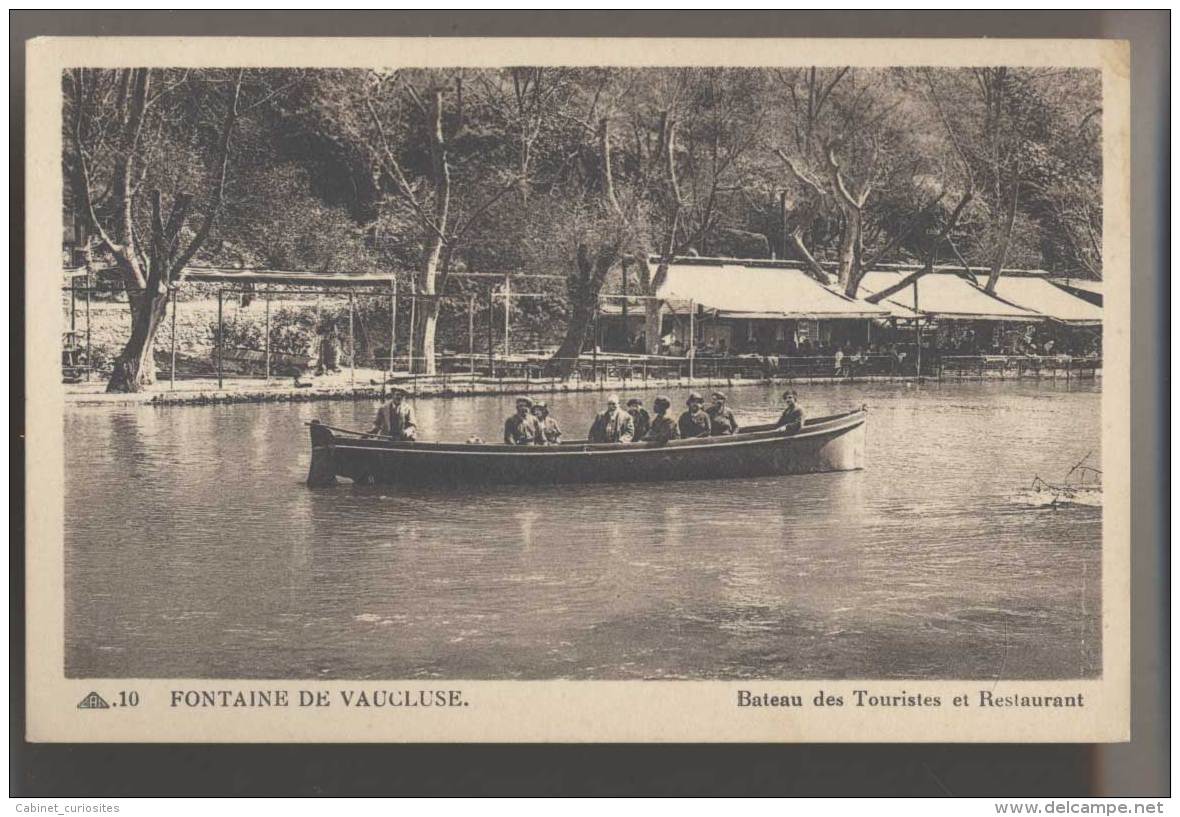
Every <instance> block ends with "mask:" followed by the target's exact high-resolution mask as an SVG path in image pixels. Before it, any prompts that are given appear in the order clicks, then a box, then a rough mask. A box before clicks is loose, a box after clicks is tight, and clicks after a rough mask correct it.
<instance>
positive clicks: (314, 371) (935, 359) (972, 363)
mask: <svg viewBox="0 0 1180 817" xmlns="http://www.w3.org/2000/svg"><path fill="white" fill-rule="evenodd" d="M424 360H425V358H423V357H421V356H415V357H414V358H413V359H412V360H411V358H409V357H408V356H407V355H394V356H393V358H392V359H391V358H390V357H389V355H388V353H385V354H380V355H378V356H367V357H365V358H361V357H360V356H359V355H358V357H357V359H356V360H355V362H354V361H353V360H351V359H350V356H349V355H348V354H347V353H345V354H342V355H340V356H339V358H338V359H337V361H336V366H335V367H334V368H331V369H327V370H325V369H323V368H321V367H320V365H319V361H318V360H317V359H316V357H315V356H314V355H312V354H293V353H286V352H278V351H271V352H270V354H269V359H268V355H267V353H266V351H264V350H261V349H253V348H238V347H224V348H223V347H219V346H216V345H201V346H196V347H193V346H189V347H188V348H186V349H185V350H184V351H183V352H182V353H179V354H178V353H176V352H175V350H173V351H172V352H171V353H170V352H168V351H163V350H161V349H160V347H157V350H156V363H157V372H158V379H159V380H160V381H165V380H168V381H170V382H171V383H172V384H173V386H174V385H175V383H176V382H177V381H184V380H213V379H216V380H217V382H218V387H219V388H222V387H223V386H224V383H225V381H227V380H234V381H243V380H245V381H255V380H262V381H266V382H271V381H282V380H294V381H295V383H296V384H297V385H309V384H314V383H315V381H317V380H320V382H327V383H329V384H331V385H338V386H340V387H354V388H360V387H382V388H384V387H385V386H387V385H389V384H391V383H397V384H403V385H404V384H415V383H419V382H429V383H430V384H431V386H432V387H439V388H442V389H456V390H461V389H468V388H470V389H474V388H476V387H483V386H487V385H489V384H492V383H494V384H498V385H499V386H503V387H509V386H516V385H519V386H521V387H523V388H528V387H529V385H530V384H534V383H535V384H542V383H547V384H554V383H558V382H574V383H586V382H590V383H608V382H609V383H619V384H621V385H622V384H636V385H640V384H644V383H647V382H649V381H655V382H669V381H677V382H678V381H689V382H693V383H700V384H702V385H708V384H710V383H729V382H733V381H751V380H754V381H771V382H816V381H820V382H824V381H848V382H856V381H863V380H886V381H888V380H900V379H911V378H914V377H917V376H919V374H920V376H921V377H923V378H930V379H938V380H947V379H983V378H991V377H999V378H1006V377H1011V378H1018V377H1045V378H1059V377H1060V378H1066V379H1071V378H1075V377H1076V378H1087V377H1090V378H1093V377H1096V376H1097V373H1098V372H1099V371H1100V370H1101V368H1102V359H1101V358H1099V357H1070V356H1065V355H1057V356H1035V355H944V354H939V353H938V352H936V351H932V350H924V351H923V354H922V357H921V370H920V372H919V360H918V356H917V355H916V353H914V352H912V351H911V352H907V353H902V354H886V355H865V354H860V355H855V354H854V355H845V356H842V357H841V358H836V357H835V356H832V355H810V356H799V355H768V356H759V355H746V356H724V357H723V356H708V357H706V356H699V357H673V356H656V355H620V354H607V353H599V354H593V353H590V354H583V355H582V356H581V357H578V358H553V357H549V356H545V355H542V354H540V353H538V354H535V355H527V354H520V355H513V356H509V357H503V356H497V355H490V356H489V355H488V354H486V353H484V354H479V353H476V354H460V353H440V354H438V355H436V356H435V372H434V373H433V374H429V375H428V374H423V373H415V372H413V371H412V369H413V368H414V367H413V366H412V364H414V363H418V364H421V362H422V361H424ZM419 368H425V367H423V366H421V365H419ZM77 373H78V367H77V365H76V364H75V365H72V366H67V365H66V362H65V360H64V359H63V375H66V377H67V379H68V378H69V377H70V376H71V375H73V376H76V375H77ZM321 378H324V380H321Z"/></svg>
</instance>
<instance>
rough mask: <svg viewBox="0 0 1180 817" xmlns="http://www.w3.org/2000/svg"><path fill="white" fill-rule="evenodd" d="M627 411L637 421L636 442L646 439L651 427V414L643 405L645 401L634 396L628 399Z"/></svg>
mask: <svg viewBox="0 0 1180 817" xmlns="http://www.w3.org/2000/svg"><path fill="white" fill-rule="evenodd" d="M627 413H628V414H630V415H631V419H632V420H634V421H635V437H634V440H635V442H639V441H640V440H646V439H647V433H648V431H649V430H650V429H651V415H650V414H648V413H647V409H645V408H644V407H643V401H642V400H640V399H639V398H638V397H632V398H631V399H630V400H628V401H627Z"/></svg>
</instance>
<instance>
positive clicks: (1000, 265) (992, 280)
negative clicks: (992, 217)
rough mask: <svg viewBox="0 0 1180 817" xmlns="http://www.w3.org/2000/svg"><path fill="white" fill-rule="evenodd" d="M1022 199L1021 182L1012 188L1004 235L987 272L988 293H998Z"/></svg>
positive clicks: (984, 289) (986, 289)
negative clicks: (1017, 208)
mask: <svg viewBox="0 0 1180 817" xmlns="http://www.w3.org/2000/svg"><path fill="white" fill-rule="evenodd" d="M1019 201H1020V184H1019V183H1017V184H1016V185H1014V186H1013V188H1012V198H1011V199H1010V200H1009V203H1008V213H1007V214H1006V216H1005V223H1004V235H1003V237H1002V238H1001V239H1000V243H999V245H998V246H997V247H996V253H995V255H993V256H992V265H991V269H990V270H988V273H987V285H986V286H985V287H984V288H983V291H984V292H986V293H987V294H988V295H994V294H995V293H996V284H998V283H999V282H1000V275H1001V274H1003V272H1004V264H1005V262H1007V260H1008V248H1009V247H1011V246H1012V228H1013V226H1015V224H1016V205H1017V204H1018V203H1019Z"/></svg>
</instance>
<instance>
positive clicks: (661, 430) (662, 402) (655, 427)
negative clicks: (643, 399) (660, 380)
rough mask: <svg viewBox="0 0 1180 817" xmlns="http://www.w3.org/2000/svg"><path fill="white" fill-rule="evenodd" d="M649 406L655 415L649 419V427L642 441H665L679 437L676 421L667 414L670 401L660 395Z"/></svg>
mask: <svg viewBox="0 0 1180 817" xmlns="http://www.w3.org/2000/svg"><path fill="white" fill-rule="evenodd" d="M651 407H652V410H653V411H654V412H655V413H656V416H655V417H652V419H651V429H649V430H648V432H647V437H646V438H645V440H644V441H645V442H649V443H666V442H668V441H669V440H675V439H677V438H679V437H680V429H678V428H677V427H676V421H675V420H673V419H672V418H671V417H669V416H668V409H670V408H671V407H672V401H671V400H669V399H668V398H667V397H664V396H662V395H661V396H660V397H657V398H656V400H655V402H654V403H652V404H651Z"/></svg>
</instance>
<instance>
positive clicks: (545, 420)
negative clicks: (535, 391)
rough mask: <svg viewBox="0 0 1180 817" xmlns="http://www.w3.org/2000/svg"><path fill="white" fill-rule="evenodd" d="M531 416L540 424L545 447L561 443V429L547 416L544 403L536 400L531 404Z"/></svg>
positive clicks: (547, 407) (547, 411)
mask: <svg viewBox="0 0 1180 817" xmlns="http://www.w3.org/2000/svg"><path fill="white" fill-rule="evenodd" d="M533 416H534V417H536V418H537V422H539V423H540V424H541V436H542V437H543V438H544V440H545V445H558V444H559V443H561V429H560V428H559V427H558V425H557V421H556V420H554V419H553V418H552V417H551V416H549V406H548V405H547V404H546V403H545V402H543V401H541V400H538V401H537V402H535V403H533Z"/></svg>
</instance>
